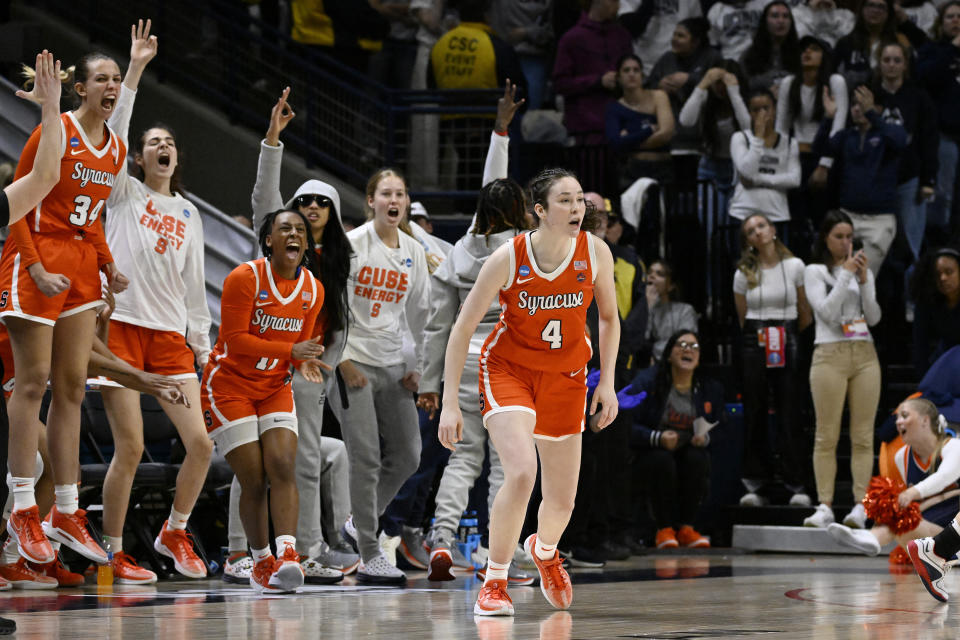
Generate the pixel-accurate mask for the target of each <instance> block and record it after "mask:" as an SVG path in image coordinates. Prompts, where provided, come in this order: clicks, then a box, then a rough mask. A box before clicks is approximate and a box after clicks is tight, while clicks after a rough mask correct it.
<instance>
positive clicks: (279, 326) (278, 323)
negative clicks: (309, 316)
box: [250, 291, 310, 333]
mask: <svg viewBox="0 0 960 640" xmlns="http://www.w3.org/2000/svg"><path fill="white" fill-rule="evenodd" d="M309 295H310V292H309V291H307V292H304V296H305V297H304V300H307V299H308V298H306V296H309ZM304 306H306V303H305V304H304ZM250 324H252V325H253V326H255V327H259V328H260V329H259V331H260V333H266V331H267V329H273V330H274V331H289V332H291V333H300V332H301V331H303V319H302V318H284V317H281V316H272V315H270V314H269V313H264V311H263V309H257V310H256V311H255V312H254V313H253V318H251V319H250Z"/></svg>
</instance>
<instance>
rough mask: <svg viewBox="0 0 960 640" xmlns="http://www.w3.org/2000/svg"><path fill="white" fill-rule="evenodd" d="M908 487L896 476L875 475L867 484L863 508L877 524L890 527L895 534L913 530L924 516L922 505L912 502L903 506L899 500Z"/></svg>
mask: <svg viewBox="0 0 960 640" xmlns="http://www.w3.org/2000/svg"><path fill="white" fill-rule="evenodd" d="M906 488H907V487H906V486H905V485H904V484H903V482H901V481H900V480H897V479H895V478H885V477H881V476H874V477H873V478H871V479H870V484H869V486H867V494H866V495H865V496H864V497H863V508H864V510H865V511H866V513H867V517H868V518H870V519H871V520H873V521H874V522H875V523H877V524H884V525H886V526H888V527H890V530H891V531H893V533H894V534H896V535H900V534H901V533H907V532H908V531H913V530H914V529H916V528H917V526H919V525H920V521H921V520H922V519H923V516H922V515H921V514H920V505H918V504H917V503H916V502H911V503H910V504H909V505H907V506H906V507H903V508H901V507H900V503H899V501H898V500H897V496H899V495H900V493H901V492H903V491H904V490H905V489H906Z"/></svg>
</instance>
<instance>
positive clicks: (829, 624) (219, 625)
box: [0, 550, 960, 640]
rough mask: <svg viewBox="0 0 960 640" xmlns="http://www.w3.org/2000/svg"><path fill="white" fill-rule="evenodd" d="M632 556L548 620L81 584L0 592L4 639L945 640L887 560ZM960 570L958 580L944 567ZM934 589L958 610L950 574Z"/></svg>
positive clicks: (957, 618) (450, 592)
mask: <svg viewBox="0 0 960 640" xmlns="http://www.w3.org/2000/svg"><path fill="white" fill-rule="evenodd" d="M711 553H712V555H697V556H690V555H671V556H645V557H642V558H632V559H630V560H629V561H625V562H615V563H610V564H609V565H608V567H607V568H606V569H604V570H576V571H575V572H574V573H573V574H572V576H573V583H574V603H573V607H572V608H571V609H570V610H569V611H555V610H553V609H551V608H550V606H549V605H548V604H547V603H546V601H545V600H544V599H543V596H542V595H541V594H540V589H539V588H538V587H515V588H511V590H510V594H511V596H512V597H513V601H514V604H515V607H516V609H517V615H516V617H514V618H512V619H510V618H506V619H503V618H497V619H490V618H486V619H478V620H476V621H475V619H474V616H473V603H474V599H475V598H476V593H477V589H478V588H479V582H478V581H477V580H476V579H475V578H473V577H472V576H471V577H467V578H461V579H458V580H456V581H454V582H450V583H444V584H436V583H428V582H427V581H426V578H425V574H424V573H423V572H412V573H410V574H409V575H410V578H411V579H410V583H409V586H408V587H407V588H406V589H387V588H380V589H371V588H366V587H359V586H357V585H355V583H354V582H353V580H352V579H349V578H348V579H347V580H346V581H345V582H344V584H343V585H342V586H336V587H305V588H303V589H302V591H301V592H300V593H298V594H296V595H288V596H274V597H264V598H261V597H257V596H255V595H254V594H253V593H252V592H251V590H250V589H249V588H246V587H236V586H230V585H226V584H224V583H223V582H221V581H220V580H219V579H211V580H204V581H176V582H161V583H160V584H158V585H157V586H156V587H121V586H117V587H114V588H113V589H112V591H110V592H106V593H104V592H98V590H97V587H96V586H95V585H91V586H88V587H86V588H78V589H64V590H58V591H48V592H38V591H33V592H31V591H8V592H4V593H0V615H3V616H5V617H9V618H13V619H14V620H16V622H17V626H18V630H17V635H16V637H17V638H21V639H24V638H36V639H37V640H40V639H43V640H47V639H51V638H84V639H87V638H96V639H110V640H121V639H122V640H127V639H129V638H165V639H176V640H180V639H192V638H217V639H220V640H238V639H247V638H251V639H252V638H256V639H259V638H278V639H281V640H287V639H294V638H338V639H340V638H344V639H352V638H391V639H393V638H418V639H420V638H423V639H435V640H448V639H455V638H481V639H483V640H501V639H502V640H509V639H514V638H515V639H517V640H520V639H526V638H534V639H535V638H539V639H540V640H565V639H573V638H578V639H603V638H670V639H688V638H754V637H756V638H764V637H767V636H770V635H773V634H776V637H777V638H818V639H821V638H822V639H833V638H836V639H841V638H842V639H846V638H878V639H881V640H882V639H885V638H891V639H893V638H897V639H902V638H911V639H912V638H956V637H958V636H960V609H958V608H957V606H956V605H947V604H942V605H941V604H938V603H937V602H935V601H934V600H933V599H932V598H931V597H930V596H929V595H928V594H927V593H926V591H924V589H923V588H922V587H921V585H920V582H919V580H918V579H917V578H916V576H915V575H913V573H912V572H910V573H905V574H899V575H898V574H895V573H892V572H891V571H890V570H889V567H888V564H887V559H886V558H885V557H880V558H865V557H854V556H800V555H761V554H757V555H722V552H720V551H719V550H712V551H711ZM957 574H960V572H957ZM957 574H953V575H951V576H949V577H948V583H947V584H948V588H950V589H951V590H952V591H953V592H954V593H956V594H957V599H958V601H960V575H957Z"/></svg>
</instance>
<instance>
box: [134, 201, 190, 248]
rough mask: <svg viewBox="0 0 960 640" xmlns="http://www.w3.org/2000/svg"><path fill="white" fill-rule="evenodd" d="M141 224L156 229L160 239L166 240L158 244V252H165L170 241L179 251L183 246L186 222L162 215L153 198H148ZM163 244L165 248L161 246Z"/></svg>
mask: <svg viewBox="0 0 960 640" xmlns="http://www.w3.org/2000/svg"><path fill="white" fill-rule="evenodd" d="M140 224H142V225H143V226H145V227H146V228H148V229H152V230H153V231H156V232H157V233H158V234H159V235H160V240H163V241H165V242H162V243H158V244H157V249H156V251H157V253H163V250H166V247H167V244H168V243H169V244H170V245H171V246H173V248H174V249H176V250H178V251H179V250H180V247H182V246H183V241H184V236H185V234H186V232H187V225H186V223H185V222H184V221H183V220H178V219H176V218H174V217H173V216H168V215H162V214H161V213H160V212H159V211H157V208H156V206H154V204H153V200H147V212H146V213H145V214H143V215H142V216H140ZM161 244H162V245H163V247H162V249H163V250H161V248H160V246H161Z"/></svg>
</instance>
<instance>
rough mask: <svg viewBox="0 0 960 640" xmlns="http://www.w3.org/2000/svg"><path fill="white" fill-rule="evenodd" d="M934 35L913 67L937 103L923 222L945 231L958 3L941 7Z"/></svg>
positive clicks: (953, 167) (950, 194)
mask: <svg viewBox="0 0 960 640" xmlns="http://www.w3.org/2000/svg"><path fill="white" fill-rule="evenodd" d="M936 38H937V39H936V42H934V43H929V44H927V45H925V46H924V47H922V48H921V50H920V60H919V62H918V63H917V69H918V71H919V75H920V79H921V81H922V82H924V83H925V84H926V86H927V90H928V91H929V92H930V95H931V96H932V98H933V101H934V103H935V104H936V106H937V112H938V116H939V117H938V120H939V124H940V146H939V149H938V152H937V157H938V165H939V169H938V172H937V182H936V200H934V202H933V204H931V205H930V207H928V210H927V224H928V226H934V227H937V228H939V229H947V230H948V229H949V228H950V222H951V218H952V215H951V213H952V209H953V203H954V193H955V189H956V180H957V157H958V155H960V152H958V146H960V109H958V108H957V105H958V104H960V83H958V82H957V81H956V74H957V69H958V68H960V2H958V1H957V0H952V1H951V2H948V3H946V4H945V5H943V7H941V9H940V20H939V24H938V25H937V29H936Z"/></svg>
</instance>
